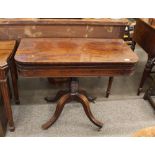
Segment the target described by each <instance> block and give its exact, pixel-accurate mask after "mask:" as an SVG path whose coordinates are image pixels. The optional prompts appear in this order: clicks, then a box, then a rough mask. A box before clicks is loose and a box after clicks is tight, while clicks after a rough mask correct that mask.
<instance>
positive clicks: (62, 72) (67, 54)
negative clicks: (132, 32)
mask: <svg viewBox="0 0 155 155" xmlns="http://www.w3.org/2000/svg"><path fill="white" fill-rule="evenodd" d="M137 61H138V57H137V55H136V54H135V53H134V52H132V50H131V49H130V48H129V47H128V45H126V43H125V42H124V41H123V40H121V39H88V38H23V39H21V42H20V45H19V48H18V50H17V52H16V55H15V63H16V66H17V70H18V73H19V75H20V76H23V77H70V86H69V88H68V89H67V90H61V91H59V92H58V93H57V95H56V96H55V97H54V98H49V97H47V98H45V99H46V100H47V101H48V102H50V101H51V102H53V101H54V102H55V101H58V103H57V106H56V110H55V113H54V115H53V116H52V117H51V118H50V119H49V120H48V121H47V122H46V123H45V124H43V125H42V128H43V129H47V128H49V127H50V126H51V125H52V124H54V122H56V120H57V119H58V118H59V116H60V114H61V112H62V110H63V108H64V105H65V104H66V103H68V102H71V101H73V100H75V101H77V102H80V103H81V104H82V106H83V108H84V111H85V113H86V115H87V116H88V118H89V119H90V121H91V122H92V123H94V124H95V125H96V126H98V127H99V128H101V127H102V126H103V123H102V122H100V121H98V120H97V119H96V118H95V117H94V116H93V114H92V112H91V109H90V104H89V102H90V101H93V100H94V98H91V97H89V96H88V95H87V92H86V91H85V90H82V89H79V82H78V79H77V78H78V77H98V76H119V75H130V74H132V73H133V71H134V67H135V64H136V63H137Z"/></svg>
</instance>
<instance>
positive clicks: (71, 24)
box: [0, 18, 129, 97]
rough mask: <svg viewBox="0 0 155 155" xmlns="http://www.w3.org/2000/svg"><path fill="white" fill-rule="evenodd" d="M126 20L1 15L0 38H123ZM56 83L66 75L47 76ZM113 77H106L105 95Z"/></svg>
mask: <svg viewBox="0 0 155 155" xmlns="http://www.w3.org/2000/svg"><path fill="white" fill-rule="evenodd" d="M128 22H129V21H128V19H126V18H120V19H112V18H98V19H95V18H89V19H87V18H68V19H67V18H64V19H58V18H13V19H10V18H9V19H8V18H1V19H0V40H5V39H15V40H16V41H17V43H18V44H19V43H20V40H21V38H38V37H39V38H42V37H44V38H45V37H48V38H104V39H123V37H124V33H125V27H126V26H127V25H128ZM48 79H49V81H50V83H52V84H54V83H55V84H58V83H61V81H67V79H68V78H57V77H56V78H48ZM112 81H113V78H112V77H110V78H109V84H108V87H107V90H106V97H108V96H109V94H110V89H111V86H112Z"/></svg>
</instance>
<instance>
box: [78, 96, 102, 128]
mask: <svg viewBox="0 0 155 155" xmlns="http://www.w3.org/2000/svg"><path fill="white" fill-rule="evenodd" d="M75 100H76V101H78V102H80V103H81V104H82V106H83V108H84V111H85V113H86V115H87V117H88V118H89V120H90V121H91V122H92V123H94V124H95V125H96V126H98V127H99V128H102V126H103V123H101V122H100V121H98V120H97V119H95V117H94V116H93V114H92V112H91V110H90V106H89V101H88V99H87V97H86V96H84V95H83V94H77V95H76V96H75Z"/></svg>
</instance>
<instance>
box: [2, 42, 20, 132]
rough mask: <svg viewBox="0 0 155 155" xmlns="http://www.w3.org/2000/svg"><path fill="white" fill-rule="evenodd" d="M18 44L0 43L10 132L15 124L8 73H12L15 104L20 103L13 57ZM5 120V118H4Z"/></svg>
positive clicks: (3, 93)
mask: <svg viewBox="0 0 155 155" xmlns="http://www.w3.org/2000/svg"><path fill="white" fill-rule="evenodd" d="M15 43H16V42H15V41H14V40H10V41H0V89H1V94H2V98H3V103H4V108H5V113H6V116H7V120H8V123H9V127H10V131H13V130H14V129H15V128H14V122H13V117H12V109H11V105H10V88H9V84H8V81H9V80H8V72H9V70H10V71H11V76H12V82H13V89H14V97H15V102H16V103H19V98H18V90H17V81H16V79H17V77H16V71H15V64H14V61H13V57H14V54H15V50H16V44H15ZM4 119H5V118H4Z"/></svg>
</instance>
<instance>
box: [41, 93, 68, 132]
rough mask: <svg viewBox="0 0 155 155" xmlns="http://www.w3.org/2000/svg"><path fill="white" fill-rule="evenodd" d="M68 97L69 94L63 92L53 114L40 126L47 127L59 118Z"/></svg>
mask: <svg viewBox="0 0 155 155" xmlns="http://www.w3.org/2000/svg"><path fill="white" fill-rule="evenodd" d="M69 98H70V94H69V93H68V94H65V95H64V96H62V97H61V98H60V100H59V102H58V104H57V107H56V110H55V113H54V115H53V116H52V117H51V118H50V119H49V121H47V122H46V123H45V124H43V125H42V128H43V129H44V130H45V129H48V128H49V127H50V126H51V125H52V124H54V123H55V121H56V120H57V119H58V118H59V116H60V114H61V112H62V110H63V108H64V105H65V104H66V103H67V101H68V99H69Z"/></svg>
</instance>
